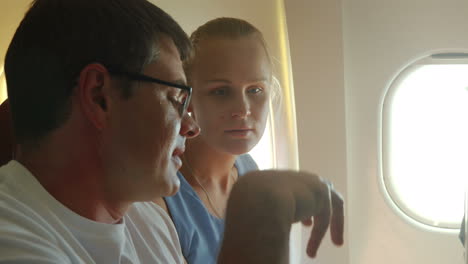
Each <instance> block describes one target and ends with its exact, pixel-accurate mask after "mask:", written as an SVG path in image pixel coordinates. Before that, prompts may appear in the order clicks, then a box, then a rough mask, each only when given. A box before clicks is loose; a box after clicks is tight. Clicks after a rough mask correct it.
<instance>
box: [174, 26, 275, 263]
mask: <svg viewBox="0 0 468 264" xmlns="http://www.w3.org/2000/svg"><path fill="white" fill-rule="evenodd" d="M191 40H192V43H193V46H194V49H193V53H192V56H191V58H190V59H189V60H188V61H187V62H185V64H184V67H185V70H186V75H187V79H188V82H189V84H190V85H191V86H192V87H193V95H192V101H191V107H190V111H191V115H192V117H193V118H194V119H195V121H196V122H197V123H198V124H199V126H200V128H201V133H200V135H199V136H198V137H196V138H194V139H190V140H188V141H187V142H186V151H185V153H184V156H183V167H182V168H181V170H180V172H179V178H180V180H181V188H180V191H179V192H178V193H177V194H176V195H175V196H173V197H167V198H165V201H166V205H167V207H168V210H169V213H170V214H171V216H172V219H173V221H174V224H175V226H176V228H177V230H178V233H179V239H180V242H181V246H182V251H183V253H184V256H185V258H186V260H187V262H188V263H215V262H216V257H217V253H218V251H219V246H220V244H221V240H222V234H223V230H224V220H223V219H224V212H225V209H226V202H227V199H228V196H229V192H230V190H231V188H232V186H233V184H234V183H235V182H236V181H237V178H238V177H239V176H240V175H242V174H244V173H246V172H248V171H250V170H257V169H258V168H257V165H256V164H255V162H254V161H253V159H252V158H251V157H250V156H249V155H248V154H247V155H244V154H245V153H247V152H249V151H250V150H251V149H252V148H253V147H254V146H255V145H256V144H257V143H258V142H259V140H260V138H261V137H262V135H263V132H264V129H265V125H266V120H267V117H268V114H269V108H268V106H269V100H270V96H271V94H272V85H271V84H272V78H273V76H272V65H271V58H270V57H269V54H268V51H267V48H266V45H265V41H264V39H263V36H262V34H261V32H260V31H259V30H258V29H256V28H255V27H254V26H252V25H251V24H249V23H248V22H246V21H243V20H240V19H235V18H218V19H215V20H212V21H209V22H208V23H206V24H204V25H202V26H201V27H199V28H198V29H197V30H196V31H195V32H194V33H193V34H192V36H191Z"/></svg>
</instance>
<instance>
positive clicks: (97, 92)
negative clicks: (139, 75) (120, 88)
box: [78, 63, 111, 130]
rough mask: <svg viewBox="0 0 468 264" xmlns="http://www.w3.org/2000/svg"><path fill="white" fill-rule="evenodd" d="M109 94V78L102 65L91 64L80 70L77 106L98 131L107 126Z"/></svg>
mask: <svg viewBox="0 0 468 264" xmlns="http://www.w3.org/2000/svg"><path fill="white" fill-rule="evenodd" d="M110 93H111V78H110V75H109V72H108V71H107V69H106V68H105V67H104V66H103V65H101V64H99V63H92V64H88V65H86V67H84V68H83V70H81V73H80V78H79V81H78V98H79V104H80V107H81V109H82V111H83V114H84V115H85V116H86V118H87V119H88V120H89V121H90V122H91V123H92V124H93V125H94V127H95V128H96V129H98V130H101V129H103V128H104V127H105V126H106V125H107V124H106V120H107V114H108V108H109V104H110V98H111V94H110Z"/></svg>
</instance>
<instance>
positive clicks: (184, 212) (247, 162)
mask: <svg viewBox="0 0 468 264" xmlns="http://www.w3.org/2000/svg"><path fill="white" fill-rule="evenodd" d="M234 166H235V167H236V169H237V172H238V175H239V176H240V175H242V174H245V173H247V172H249V171H252V170H258V167H257V164H256V163H255V161H254V160H253V159H252V157H251V156H250V155H248V154H245V155H241V156H239V157H238V158H237V160H236V162H235V164H234ZM177 176H178V177H179V179H180V190H179V191H178V192H177V194H175V195H174V196H170V197H165V198H164V199H165V200H166V204H167V208H168V210H169V212H170V214H171V216H172V220H173V221H174V225H175V227H176V229H177V233H178V234H179V241H180V245H181V247H182V253H183V255H184V257H185V259H186V260H187V262H188V263H189V264H199V263H200V264H210V263H216V259H217V256H218V252H219V249H220V246H221V241H222V239H223V232H224V219H220V218H217V217H215V216H213V215H212V214H211V213H210V212H209V211H208V210H207V209H206V208H205V205H204V204H203V202H202V201H201V200H200V198H199V197H198V195H197V193H196V192H195V190H194V189H193V188H192V186H190V184H189V183H188V182H187V181H186V180H185V178H184V176H183V175H182V173H180V172H178V173H177Z"/></svg>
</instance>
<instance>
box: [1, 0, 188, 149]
mask: <svg viewBox="0 0 468 264" xmlns="http://www.w3.org/2000/svg"><path fill="white" fill-rule="evenodd" d="M163 36H167V37H169V38H171V39H172V40H173V41H174V43H175V45H176V47H177V48H178V50H179V52H180V54H181V59H182V60H183V59H185V57H187V55H188V53H189V51H190V41H189V40H188V37H187V35H186V33H185V32H184V31H183V30H182V28H181V27H180V26H179V25H178V24H177V22H176V21H174V19H172V18H171V17H170V16H169V15H168V14H167V13H165V12H164V11H163V10H161V9H160V8H158V7H156V6H154V5H153V4H151V3H150V2H148V1H146V0H35V1H34V2H33V3H32V4H31V8H30V9H29V11H28V12H27V13H26V15H25V17H24V19H23V20H22V21H21V24H20V25H19V27H18V29H17V30H16V33H15V35H14V37H13V40H12V42H11V44H10V46H9V48H8V51H7V54H6V58H5V74H6V80H7V88H8V97H9V100H10V104H11V112H12V117H13V126H14V132H15V137H16V140H17V142H18V143H23V144H24V143H38V141H39V140H40V139H42V138H43V137H44V136H45V135H47V133H49V132H50V131H52V130H54V129H56V128H58V127H59V126H60V125H62V124H63V123H64V122H65V121H66V120H67V118H68V117H69V115H70V112H71V95H72V93H73V88H74V87H75V86H76V84H77V79H78V76H79V73H80V71H81V70H82V69H83V68H84V67H85V66H86V65H88V64H90V63H94V62H97V63H102V64H103V65H104V66H106V67H116V68H119V69H120V70H125V71H130V72H141V71H142V70H143V68H144V67H145V66H146V65H147V64H149V63H151V62H154V61H155V60H157V57H158V53H159V47H158V43H159V42H158V41H159V40H160V39H161V37H163ZM127 89H129V88H128V87H127ZM122 94H123V95H125V94H126V96H127V97H128V96H130V92H129V91H127V92H125V91H122ZM124 97H125V96H124Z"/></svg>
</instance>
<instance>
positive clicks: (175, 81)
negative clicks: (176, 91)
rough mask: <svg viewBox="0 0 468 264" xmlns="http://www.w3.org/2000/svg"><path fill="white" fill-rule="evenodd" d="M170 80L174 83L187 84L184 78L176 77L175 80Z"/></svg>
mask: <svg viewBox="0 0 468 264" xmlns="http://www.w3.org/2000/svg"><path fill="white" fill-rule="evenodd" d="M171 82H173V83H175V84H179V85H184V86H187V82H186V81H185V79H177V80H174V81H171Z"/></svg>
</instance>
